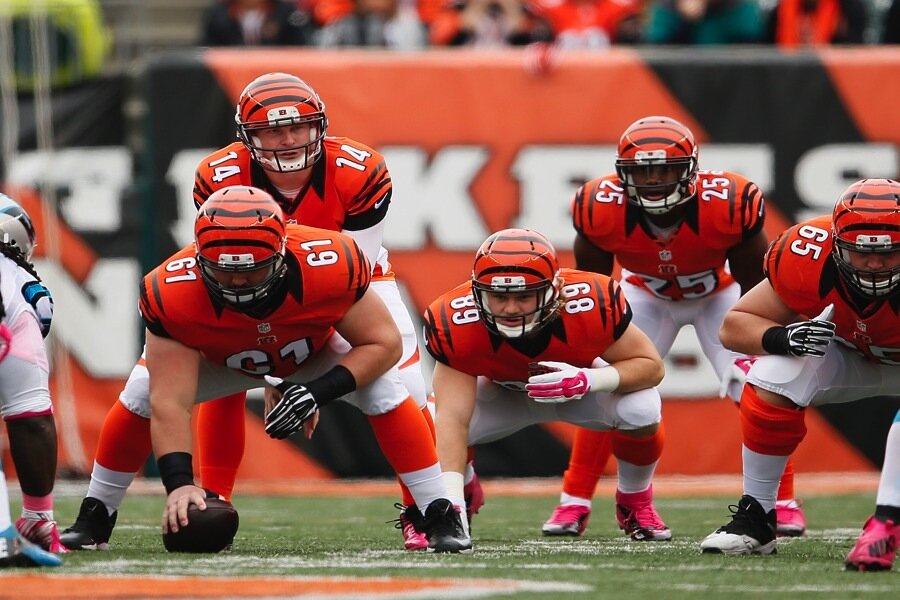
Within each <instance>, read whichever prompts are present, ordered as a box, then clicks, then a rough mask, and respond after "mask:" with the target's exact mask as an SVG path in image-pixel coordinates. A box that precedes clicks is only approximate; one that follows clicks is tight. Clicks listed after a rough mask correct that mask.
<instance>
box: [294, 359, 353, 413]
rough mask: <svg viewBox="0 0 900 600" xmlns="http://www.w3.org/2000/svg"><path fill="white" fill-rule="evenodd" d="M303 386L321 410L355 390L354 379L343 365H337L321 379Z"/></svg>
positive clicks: (318, 378)
mask: <svg viewBox="0 0 900 600" xmlns="http://www.w3.org/2000/svg"><path fill="white" fill-rule="evenodd" d="M304 385H305V386H306V389H307V390H309V393H310V394H312V395H313V398H315V399H316V404H318V405H319V407H320V408H321V407H322V406H325V405H326V404H328V403H329V402H331V401H332V400H334V399H336V398H340V397H341V396H345V395H347V394H349V393H350V392H352V391H353V390H355V389H356V378H355V377H354V376H353V373H351V372H350V369H348V368H347V367H345V366H343V365H337V366H335V367H334V368H333V369H331V370H330V371H328V372H327V373H325V374H324V375H322V376H321V377H316V378H315V379H313V380H312V381H310V382H308V383H305V384H304Z"/></svg>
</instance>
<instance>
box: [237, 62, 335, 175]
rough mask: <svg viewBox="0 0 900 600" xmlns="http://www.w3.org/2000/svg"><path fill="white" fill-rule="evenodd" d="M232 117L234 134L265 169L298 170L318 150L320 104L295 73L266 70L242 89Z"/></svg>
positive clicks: (322, 121)
mask: <svg viewBox="0 0 900 600" xmlns="http://www.w3.org/2000/svg"><path fill="white" fill-rule="evenodd" d="M234 120H235V123H236V124H237V133H238V138H239V139H240V140H241V142H243V144H244V146H246V147H247V149H249V150H250V152H251V154H252V155H253V159H254V160H255V161H256V162H257V163H259V165H260V166H262V167H263V168H264V169H266V170H269V171H276V172H280V173H287V172H291V171H301V170H303V169H306V168H309V167H311V166H312V165H313V164H315V162H316V160H318V158H319V156H321V154H322V140H323V139H324V138H325V130H326V129H327V128H328V118H327V117H326V116H325V103H324V102H322V100H321V98H319V95H318V94H316V92H315V90H313V89H312V87H310V86H309V84H307V83H306V82H305V81H303V80H302V79H300V78H299V77H295V76H294V75H288V74H287V73H267V74H265V75H262V76H260V77H257V78H256V79H254V80H253V81H251V82H250V83H249V84H247V87H245V88H244V91H243V92H241V96H240V99H239V100H238V105H237V111H236V112H235V115H234Z"/></svg>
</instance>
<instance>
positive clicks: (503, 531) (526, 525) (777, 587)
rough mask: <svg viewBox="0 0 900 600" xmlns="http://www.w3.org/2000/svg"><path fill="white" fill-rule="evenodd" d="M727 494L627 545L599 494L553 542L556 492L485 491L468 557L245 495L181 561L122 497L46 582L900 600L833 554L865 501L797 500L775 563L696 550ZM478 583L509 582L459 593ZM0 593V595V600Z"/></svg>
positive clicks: (62, 514)
mask: <svg viewBox="0 0 900 600" xmlns="http://www.w3.org/2000/svg"><path fill="white" fill-rule="evenodd" d="M735 500H736V498H731V497H697V498H693V497H692V498H673V497H662V498H658V499H657V502H656V506H657V509H658V510H659V512H660V514H661V515H662V516H663V517H664V518H665V520H666V522H667V523H668V525H669V526H670V527H671V528H672V531H673V533H674V536H675V537H674V539H673V540H672V541H671V542H663V543H638V542H632V541H630V540H628V539H627V538H626V537H625V536H624V535H623V534H622V533H621V532H620V531H619V530H618V528H617V527H616V525H615V519H614V517H613V505H612V501H611V500H610V499H606V498H603V499H600V500H597V501H595V504H594V512H593V516H592V520H591V523H590V526H589V528H588V531H587V533H586V535H585V536H584V537H583V538H577V539H573V538H565V539H557V538H545V537H542V536H541V534H540V525H541V523H542V522H543V520H544V519H545V518H546V517H547V515H548V514H549V512H550V510H551V509H552V508H553V506H554V504H555V498H552V497H547V498H543V497H541V498H536V497H527V496H489V497H488V499H487V502H488V503H487V504H486V505H485V507H484V508H483V509H482V511H481V513H480V514H479V515H478V516H477V517H476V518H475V521H474V531H473V533H474V536H473V537H474V542H475V552H474V553H473V554H472V555H469V556H459V555H457V556H453V555H427V554H424V553H410V552H406V551H404V550H403V547H402V542H401V538H400V534H399V531H398V530H396V529H394V528H393V527H392V525H391V524H389V523H386V521H389V520H391V519H394V518H395V517H396V516H397V512H396V510H394V508H393V507H392V503H393V501H394V499H393V498H392V497H384V496H358V497H327V496H326V497H285V496H278V497H274V496H243V497H238V498H236V499H235V504H236V506H237V508H238V510H239V511H240V517H241V527H240V531H239V532H238V535H237V538H236V539H235V544H234V550H233V551H232V552H230V553H225V554H220V555H183V554H167V553H166V552H165V550H164V549H163V546H162V542H161V540H160V535H159V525H158V523H159V514H160V511H161V506H162V502H163V499H162V497H161V496H158V495H157V496H138V495H129V497H128V498H127V500H126V502H125V504H124V505H123V507H122V510H121V511H120V517H119V524H118V526H117V528H116V530H115V533H114V536H113V539H112V543H113V548H112V550H111V551H110V552H80V553H73V554H70V555H67V556H66V557H65V565H64V567H63V568H62V569H57V570H54V571H53V574H54V575H56V574H60V575H80V576H92V575H108V574H115V575H129V574H131V575H137V576H148V575H151V576H152V575H165V576H168V577H172V576H196V577H229V578H230V577H235V578H240V577H265V576H275V577H286V576H287V577H299V578H323V577H325V578H336V579H335V581H337V580H342V579H344V578H351V579H352V578H372V577H378V578H409V577H416V578H438V579H441V580H446V579H452V580H456V581H457V582H458V583H457V584H456V585H457V587H456V588H453V589H451V590H449V591H444V592H441V593H440V594H437V593H436V596H437V597H442V598H463V597H466V598H471V597H478V598H486V597H509V596H510V595H514V596H515V597H516V598H559V597H564V596H565V597H583V598H600V597H617V598H621V597H634V598H649V597H653V596H658V597H661V598H684V597H693V596H697V595H700V596H703V597H731V596H740V597H755V596H758V597H764V596H765V597H769V598H772V597H774V598H787V597H812V596H814V597H834V598H862V597H866V598H870V597H884V598H889V597H890V598H898V597H900V574H898V573H896V572H889V573H851V572H845V571H844V570H843V559H844V557H845V555H846V553H847V552H848V550H849V549H850V548H851V547H852V545H853V543H854V541H855V540H856V537H857V535H858V532H859V528H860V527H861V526H862V523H863V522H864V520H865V519H866V517H867V516H868V515H869V514H870V512H871V511H872V508H873V504H874V497H873V495H872V494H853V495H833V496H807V497H806V505H805V508H806V512H807V517H808V520H809V527H810V529H809V532H808V535H807V536H805V537H803V538H799V539H785V540H782V541H781V542H780V543H779V548H778V554H777V555H776V556H754V557H723V556H715V555H702V554H700V552H699V550H698V543H699V541H700V539H701V538H702V537H703V536H704V535H706V534H707V533H709V532H711V531H712V530H713V529H715V528H716V527H717V526H719V525H721V524H723V523H724V522H726V521H727V516H728V514H729V513H728V510H727V505H728V504H729V503H732V502H734V501H735ZM79 501H80V498H75V497H61V498H59V500H58V502H57V512H56V514H57V517H58V519H59V521H60V523H61V524H63V525H67V524H69V523H71V521H72V519H73V517H74V515H75V513H76V511H77V507H78V502H79ZM14 510H18V509H17V508H14ZM14 514H15V513H14ZM48 572H49V571H48ZM484 580H492V581H494V582H496V581H498V580H499V581H500V582H501V583H502V582H506V584H508V586H509V587H508V589H506V588H503V586H502V585H501V586H500V587H499V588H497V589H495V590H494V591H491V590H490V588H488V589H482V588H478V587H476V588H473V589H469V588H466V587H465V586H460V583H467V582H468V583H473V584H479V583H481V582H483V581H484ZM3 591H4V590H3V588H2V587H0V597H4V596H3ZM318 593H319V594H321V590H320V591H319V592H318ZM360 596H362V597H391V596H377V595H376V596H371V595H369V596H366V595H365V593H363V592H362V591H360V592H359V594H358V595H357V594H354V593H351V594H350V595H349V596H337V597H360ZM317 597H329V594H324V595H321V596H317ZM394 597H398V594H395V595H394ZM404 597H414V598H425V597H432V596H431V595H429V594H428V592H418V593H414V594H413V595H410V596H404Z"/></svg>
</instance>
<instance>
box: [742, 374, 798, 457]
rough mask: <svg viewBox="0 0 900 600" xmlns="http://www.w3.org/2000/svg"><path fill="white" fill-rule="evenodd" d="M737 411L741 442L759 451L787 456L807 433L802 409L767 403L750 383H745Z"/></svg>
mask: <svg viewBox="0 0 900 600" xmlns="http://www.w3.org/2000/svg"><path fill="white" fill-rule="evenodd" d="M740 411H741V432H742V434H743V438H744V445H745V446H746V447H747V448H749V449H750V450H753V451H754V452H757V453H759V454H767V455H769V456H789V455H791V454H793V453H794V450H796V449H797V446H798V445H800V442H801V441H802V440H803V438H804V437H805V436H806V415H805V413H804V412H803V411H802V410H798V409H794V408H786V407H783V406H775V405H774V404H769V403H768V402H766V401H764V400H762V399H760V397H759V395H758V394H757V393H756V388H754V387H753V386H752V385H746V386H744V393H743V394H742V395H741V405H740Z"/></svg>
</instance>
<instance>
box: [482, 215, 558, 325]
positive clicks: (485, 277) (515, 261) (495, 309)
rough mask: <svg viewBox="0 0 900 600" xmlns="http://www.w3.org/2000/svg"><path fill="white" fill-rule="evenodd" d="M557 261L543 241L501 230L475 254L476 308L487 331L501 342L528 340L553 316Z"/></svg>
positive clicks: (520, 232) (517, 231)
mask: <svg viewBox="0 0 900 600" xmlns="http://www.w3.org/2000/svg"><path fill="white" fill-rule="evenodd" d="M559 288H560V279H559V260H558V259H557V256H556V250H555V249H554V248H553V246H552V245H551V244H550V242H549V241H548V240H547V238H545V237H544V236H543V235H541V234H539V233H537V232H535V231H530V230H527V229H505V230H503V231H499V232H497V233H495V234H493V235H492V236H490V237H489V238H488V239H487V240H485V242H484V243H483V244H482V245H481V247H480V248H479V249H478V252H477V253H476V256H475V265H474V267H473V269H472V294H473V297H474V300H475V306H476V307H477V308H478V312H479V314H480V316H481V319H482V321H483V322H484V324H485V325H486V326H487V328H488V329H489V330H491V331H493V332H494V333H496V334H499V335H502V336H503V337H508V338H516V337H523V336H528V335H532V334H534V333H536V332H538V331H540V330H541V329H542V328H543V327H545V326H546V325H547V324H549V323H550V322H551V321H552V320H553V319H554V318H555V317H556V315H557V308H558V307H559V302H560V291H559Z"/></svg>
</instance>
